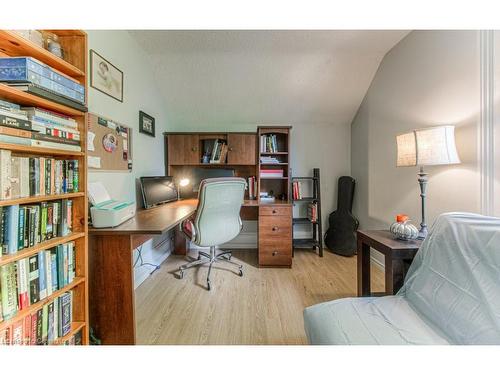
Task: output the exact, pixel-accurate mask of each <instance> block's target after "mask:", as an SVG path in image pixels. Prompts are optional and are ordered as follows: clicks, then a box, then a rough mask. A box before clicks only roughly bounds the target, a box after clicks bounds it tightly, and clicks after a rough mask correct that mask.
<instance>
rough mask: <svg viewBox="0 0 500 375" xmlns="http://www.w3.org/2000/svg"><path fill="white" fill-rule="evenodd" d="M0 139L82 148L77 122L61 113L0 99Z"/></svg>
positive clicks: (38, 144)
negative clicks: (22, 105) (23, 106)
mask: <svg viewBox="0 0 500 375" xmlns="http://www.w3.org/2000/svg"><path fill="white" fill-rule="evenodd" d="M0 142H5V143H13V144H19V145H25V146H37V147H47V148H56V149H60V150H66V151H77V152H78V151H81V144H80V132H79V131H78V123H77V122H76V121H75V120H74V119H72V118H70V117H67V116H65V115H63V114H60V113H57V112H52V111H48V110H45V109H41V108H35V107H27V108H21V106H19V105H17V104H14V103H10V102H6V101H3V100H0Z"/></svg>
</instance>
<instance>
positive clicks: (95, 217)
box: [89, 182, 135, 228]
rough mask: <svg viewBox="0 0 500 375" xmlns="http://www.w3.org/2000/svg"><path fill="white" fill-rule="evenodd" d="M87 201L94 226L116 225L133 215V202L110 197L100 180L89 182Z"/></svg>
mask: <svg viewBox="0 0 500 375" xmlns="http://www.w3.org/2000/svg"><path fill="white" fill-rule="evenodd" d="M89 201H90V203H91V204H92V206H91V207H90V216H91V218H92V226H93V227H94V228H107V227H116V226H118V225H120V224H121V223H123V222H124V221H126V220H128V219H130V218H132V217H133V216H134V215H135V202H131V201H118V200H114V199H111V197H110V196H109V194H108V191H107V190H106V188H105V187H104V185H103V184H102V183H101V182H91V183H89Z"/></svg>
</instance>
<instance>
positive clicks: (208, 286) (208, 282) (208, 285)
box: [207, 280, 212, 290]
mask: <svg viewBox="0 0 500 375" xmlns="http://www.w3.org/2000/svg"><path fill="white" fill-rule="evenodd" d="M210 289H212V288H211V287H210V280H207V290H210Z"/></svg>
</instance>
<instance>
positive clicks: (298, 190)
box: [292, 181, 302, 199]
mask: <svg viewBox="0 0 500 375" xmlns="http://www.w3.org/2000/svg"><path fill="white" fill-rule="evenodd" d="M292 196H293V199H302V184H301V183H300V181H294V182H293V183H292Z"/></svg>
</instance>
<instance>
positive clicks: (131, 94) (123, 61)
mask: <svg viewBox="0 0 500 375" xmlns="http://www.w3.org/2000/svg"><path fill="white" fill-rule="evenodd" d="M87 33H88V47H89V49H93V50H95V51H96V52H97V53H99V54H100V55H101V56H103V57H104V58H106V59H107V60H109V61H110V62H111V63H112V64H114V65H115V66H116V67H118V68H119V69H120V70H122V71H123V73H124V85H123V86H124V95H123V97H124V100H123V103H121V102H119V101H117V100H115V99H113V98H111V97H109V96H107V95H105V94H103V93H101V92H100V91H98V90H95V89H93V88H92V87H90V82H89V95H88V102H89V103H88V104H89V111H90V112H92V113H96V114H99V115H102V116H105V117H108V118H111V119H113V120H115V121H118V122H120V123H123V124H125V125H127V126H129V127H132V128H133V132H132V157H133V167H132V172H126V173H118V172H106V173H104V172H90V171H89V182H93V181H102V182H103V183H104V185H105V186H106V188H107V189H108V190H109V192H110V194H111V195H112V197H114V198H116V199H127V200H136V179H137V178H138V177H140V176H147V175H164V173H165V168H164V163H163V157H164V156H163V155H164V146H163V136H162V133H163V132H164V131H165V130H166V129H167V126H166V124H167V112H166V109H165V103H164V102H163V100H162V97H161V95H160V93H159V91H158V87H157V86H156V83H155V80H154V79H153V76H152V74H151V68H150V66H149V62H148V60H147V58H146V57H145V55H144V53H143V51H142V49H141V46H139V45H138V44H137V42H136V41H135V40H134V39H132V38H131V37H130V34H129V33H128V32H126V31H111V30H106V31H98V30H89V31H87ZM89 77H90V72H89ZM139 110H142V111H144V112H146V113H148V114H150V115H151V116H153V117H154V118H155V121H156V134H157V135H156V137H155V138H152V137H149V136H147V135H144V134H140V133H139V132H138V123H139ZM137 201H138V202H139V203H140V200H137ZM156 242H160V243H164V245H163V246H160V248H158V249H155V248H154V246H153V244H152V241H150V242H148V243H146V244H144V246H143V257H144V260H145V261H147V262H153V263H159V262H161V261H162V260H163V259H164V258H165V257H166V256H167V255H168V252H169V250H170V246H169V241H166V242H165V241H162V240H161V239H156V240H155V243H156ZM136 256H137V254H134V259H135V257H136ZM149 269H150V268H148V267H147V266H144V267H141V268H140V269H136V275H135V276H136V284H139V283H140V282H142V281H143V280H144V278H145V277H147V275H148V273H149V272H148V270H149Z"/></svg>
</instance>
